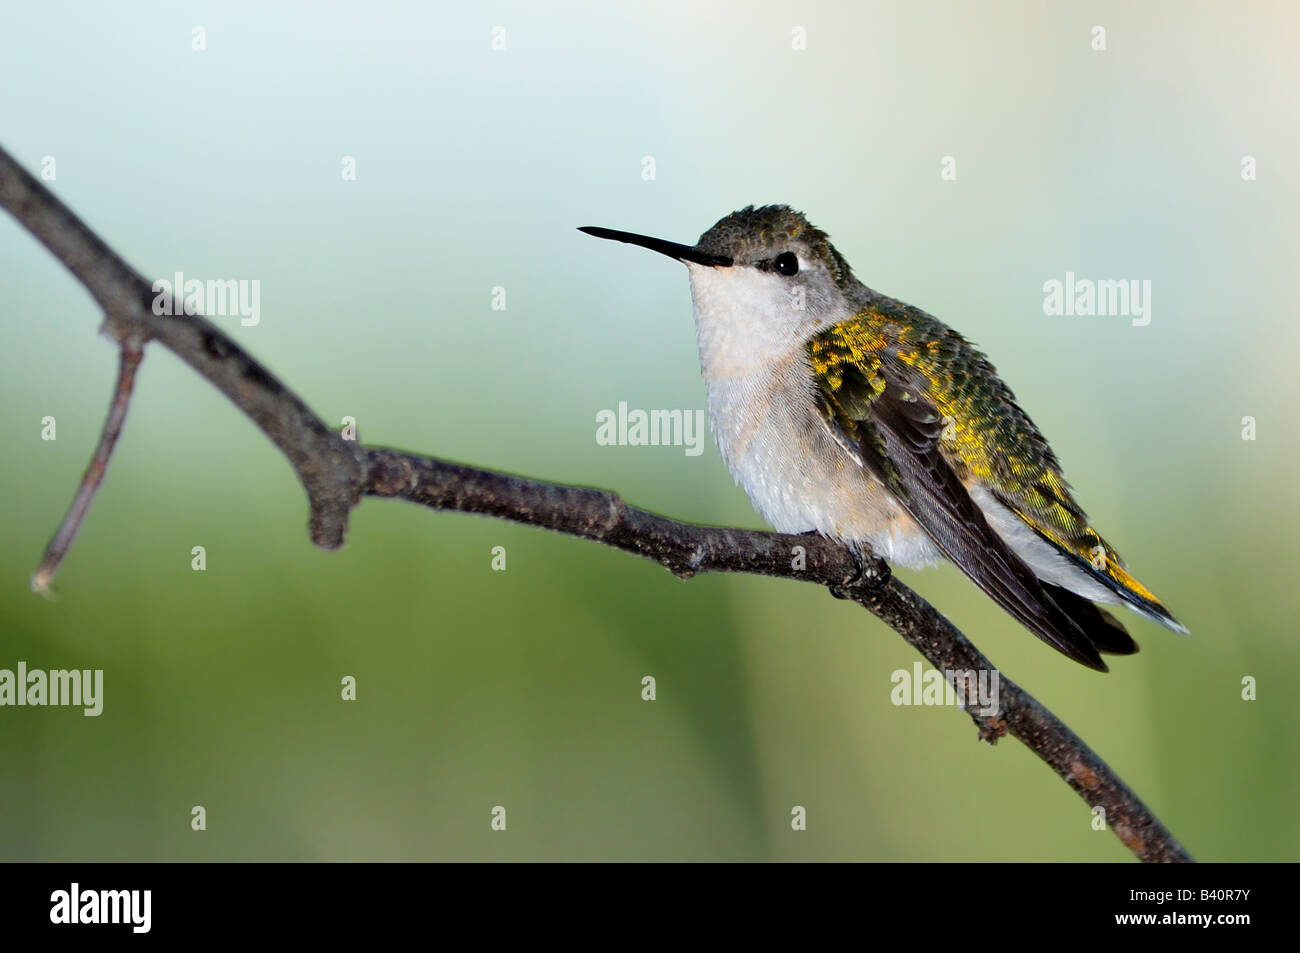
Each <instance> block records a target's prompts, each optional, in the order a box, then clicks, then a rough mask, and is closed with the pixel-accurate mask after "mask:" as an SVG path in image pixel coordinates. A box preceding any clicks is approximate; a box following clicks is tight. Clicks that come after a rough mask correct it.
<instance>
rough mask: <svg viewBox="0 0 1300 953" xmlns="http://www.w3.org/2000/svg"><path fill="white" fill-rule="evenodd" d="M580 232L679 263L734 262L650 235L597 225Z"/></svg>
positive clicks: (716, 265) (718, 265)
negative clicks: (638, 247) (630, 246)
mask: <svg viewBox="0 0 1300 953" xmlns="http://www.w3.org/2000/svg"><path fill="white" fill-rule="evenodd" d="M578 231H580V232H586V233H587V234H588V235H595V236H596V237H597V238H612V239H613V240H614V241H616V242H627V243H628V244H629V245H640V246H641V247H642V248H648V249H650V250H651V251H657V252H658V253H659V254H661V255H667V256H668V257H669V258H676V259H677V260H678V261H691V262H694V263H695V264H697V265H711V266H712V267H714V268H730V267H731V266H732V265H733V264H734V262H733V261H732V259H730V258H728V257H727V256H726V255H706V254H705V253H704V252H702V251H699V250H698V249H695V248H692V247H691V246H690V245H679V244H677V243H676V242H666V241H664V240H663V239H662V238H651V237H650V236H649V235H634V234H632V233H631V232H616V231H615V230H614V229H612V228H600V227H599V226H597V225H584V226H582V227H581V228H579V229H578Z"/></svg>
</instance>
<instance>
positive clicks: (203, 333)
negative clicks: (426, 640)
mask: <svg viewBox="0 0 1300 953" xmlns="http://www.w3.org/2000/svg"><path fill="white" fill-rule="evenodd" d="M0 206H3V207H5V208H7V209H8V210H9V211H10V212H11V213H12V214H13V215H14V217H15V218H17V219H18V221H19V222H20V223H21V224H22V225H23V226H24V227H25V228H27V230H28V231H30V232H31V233H32V234H33V235H34V236H36V237H37V238H38V239H39V240H40V241H41V242H43V243H44V244H45V245H46V247H48V248H49V249H50V250H51V251H52V252H53V253H54V254H55V255H56V256H57V257H58V258H59V260H60V261H62V262H63V263H64V264H65V265H66V266H67V268H68V270H69V271H71V272H72V274H73V275H74V276H76V278H77V279H78V280H79V281H80V282H81V283H82V284H84V285H85V286H86V288H87V289H88V290H89V291H90V293H91V294H92V295H93V296H94V297H95V300H96V301H98V302H99V304H100V306H101V307H102V308H103V309H104V311H105V313H106V314H107V316H108V322H109V326H110V330H111V331H112V332H113V333H114V334H115V336H116V337H117V338H118V340H119V341H126V340H128V339H132V336H134V339H135V340H141V341H143V340H149V339H153V340H157V341H159V342H160V343H161V344H163V345H164V346H165V347H167V348H169V349H170V350H172V351H173V352H175V353H176V354H177V355H178V356H179V357H180V358H181V359H182V360H184V361H186V362H187V363H189V365H190V366H191V367H193V368H194V369H195V370H196V371H198V372H199V373H200V374H201V375H203V376H204V377H206V378H207V379H208V380H209V381H211V382H212V383H213V385H215V386H216V387H217V388H218V389H220V390H221V391H222V393H224V394H225V395H226V396H227V397H228V398H230V400H231V401H232V402H233V403H234V404H235V405H236V406H238V407H239V408H240V409H242V410H243V411H244V412H245V413H247V414H248V416H249V417H250V418H252V420H253V422H254V423H255V424H257V426H258V427H259V428H260V429H261V430H262V431H263V432H264V433H266V435H267V436H268V437H270V438H271V440H272V441H273V442H274V443H275V444H276V446H278V447H279V448H280V450H281V451H282V452H283V453H284V454H285V456H286V457H288V459H289V462H290V464H291V465H292V466H293V468H294V471H295V472H296V473H297V474H298V477H299V479H300V480H301V481H302V484H303V487H304V489H305V490H306V492H307V498H308V505H309V507H310V511H311V518H310V522H309V526H310V532H311V537H312V540H313V541H314V542H316V544H317V545H319V546H323V547H326V548H333V547H336V546H339V545H341V544H342V542H343V535H344V532H345V530H346V528H347V521H348V513H349V511H350V510H351V508H352V507H353V506H355V505H356V503H357V502H358V501H359V500H360V498H361V496H362V494H363V493H364V494H366V495H369V496H376V497H397V498H402V499H407V500H410V501H412V502H415V503H419V504H421V505H424V506H428V507H432V508H434V509H446V510H459V511H461V512H465V513H481V514H484V515H489V516H496V517H500V518H502V519H508V520H513V521H515V522H518V523H526V524H529V525H533V526H540V527H545V528H547V529H552V530H556V531H558V532H562V533H569V534H571V535H575V536H581V537H583V538H584V539H590V540H594V541H598V542H601V543H605V544H606V545H609V546H614V547H617V548H619V549H623V550H626V551H628V552H632V553H635V554H637V555H639V556H644V557H646V558H648V559H653V560H655V561H656V562H658V563H660V564H661V565H663V566H665V567H667V568H668V569H669V570H671V571H672V572H674V573H676V574H677V575H678V576H682V577H689V576H691V575H693V574H694V573H697V572H710V571H713V572H747V573H758V574H761V575H767V576H776V577H783V578H788V579H799V580H802V581H805V582H814V583H818V584H821V585H825V586H828V587H829V588H830V589H831V592H832V593H833V594H835V595H838V596H841V597H844V598H849V599H852V600H853V601H855V602H857V603H858V604H859V605H861V606H863V607H864V608H866V609H867V610H868V611H870V612H872V613H873V614H874V615H875V616H877V617H878V618H880V619H881V620H883V621H884V622H885V623H886V624H888V625H889V626H890V627H891V628H893V629H894V630H895V631H896V632H898V633H899V634H900V635H902V637H903V638H904V639H905V640H907V642H908V643H910V644H911V645H913V646H915V647H916V649H917V650H918V651H920V652H921V654H922V655H924V656H925V658H926V659H928V660H929V661H930V663H931V664H932V665H934V666H935V668H937V669H938V670H939V671H941V672H950V671H989V672H993V671H996V669H995V667H994V665H993V663H992V662H990V661H989V660H988V659H987V658H985V657H984V655H983V654H981V653H980V652H979V650H978V649H976V648H975V646H974V645H972V644H971V643H970V641H969V640H968V639H967V638H966V637H965V636H964V635H962V633H961V632H960V631H958V630H957V628H956V627H955V626H953V625H952V623H951V622H949V621H948V620H947V619H946V618H944V617H943V616H942V615H941V614H940V613H939V612H938V611H937V610H935V608H934V607H933V606H931V605H930V604H929V603H928V602H926V601H925V600H924V599H922V598H921V597H920V596H919V595H917V594H916V593H915V592H913V591H912V590H911V589H909V588H908V587H907V586H905V585H903V584H902V583H901V582H899V581H898V580H897V579H896V578H893V577H891V576H890V575H889V573H888V567H886V566H885V564H884V563H882V562H880V561H879V560H875V561H871V562H870V565H866V566H864V565H862V564H861V563H860V562H859V560H858V559H857V558H855V557H854V556H853V554H851V553H850V552H849V551H848V550H846V549H845V548H844V547H843V546H841V545H839V544H838V543H834V542H831V541H830V540H827V539H823V538H821V537H819V536H785V535H782V534H780V533H764V532H755V531H750V530H742V529H723V528H713V527H707V526H694V525H691V524H689V523H678V522H675V521H673V520H670V519H666V518H664V517H662V516H656V515H654V514H653V513H647V512H646V511H644V510H638V509H636V508H634V507H631V506H628V505H627V504H626V503H624V502H623V501H622V500H621V499H620V498H619V497H618V496H616V495H615V494H613V493H607V492H604V491H602V490H592V489H585V488H581V487H569V486H558V485H555V484H551V483H542V482H539V481H536V480H528V479H524V478H522V477H515V476H509V475H506V474H501V473H493V472H491V471H487V470H478V469H474V468H472V467H466V466H461V465H459V464H454V463H448V462H446V461H442V460H435V459H431V458H427V457H419V456H414V455H411V454H405V453H400V452H398V451H395V450H383V449H367V448H365V447H362V446H361V445H359V444H357V443H355V442H352V441H347V440H344V439H343V438H342V437H341V436H340V435H339V434H336V433H334V432H332V431H330V430H329V429H328V428H327V427H326V426H325V424H324V423H323V422H322V421H321V420H320V419H319V418H318V417H317V416H316V415H315V414H313V413H312V412H311V410H310V409H308V407H307V406H306V404H304V403H303V402H302V401H301V400H300V399H299V398H298V397H297V396H296V395H295V394H294V393H293V392H291V391H290V390H289V389H288V388H287V387H285V386H284V385H283V384H282V383H281V382H280V381H279V380H277V379H276V378H275V377H274V376H273V375H272V374H271V373H270V371H268V370H267V369H266V368H265V367H263V366H262V365H261V364H260V363H258V361H257V360H256V359H254V358H253V357H252V356H251V355H249V354H248V353H247V352H245V351H244V350H243V349H242V348H240V347H239V346H238V345H237V344H235V342H234V341H232V340H231V339H230V338H229V337H228V336H227V335H225V334H224V333H222V331H221V330H220V329H219V328H217V327H216V326H215V325H213V324H212V323H210V322H208V321H206V320H204V319H203V318H200V317H195V316H188V315H178V316H174V317H159V316H156V315H154V314H153V313H152V310H151V308H150V301H151V299H152V289H151V286H150V284H149V283H148V282H146V281H145V280H144V279H143V278H141V277H140V276H139V275H138V274H137V273H136V272H134V271H133V270H131V268H130V267H129V266H127V265H126V264H125V263H124V262H123V261H122V260H121V259H120V258H119V257H118V256H117V255H116V254H115V253H114V252H113V251H112V249H110V248H109V247H108V246H107V245H106V244H104V242H103V241H102V240H100V238H99V237H98V236H97V235H95V234H94V233H93V232H92V231H91V230H90V229H89V228H88V227H87V226H86V225H85V224H84V223H83V222H82V221H81V220H80V219H79V218H77V216H76V215H74V214H73V213H72V212H71V211H69V210H68V208H67V207H66V206H65V205H63V203H61V202H60V201H59V200H58V199H57V198H55V197H54V195H52V194H51V193H50V192H49V190H48V189H46V188H45V187H44V186H43V185H42V184H41V183H40V182H38V181H37V180H36V179H35V178H34V177H32V176H31V175H30V174H29V173H27V172H26V171H25V170H24V169H22V168H21V167H20V166H19V165H18V163H17V162H15V161H14V159H13V158H12V157H11V156H9V154H8V153H6V152H5V151H4V150H3V149H0ZM137 360H138V359H137ZM128 390H129V388H128ZM118 397H119V400H120V399H121V397H122V394H121V389H120V388H119V395H118ZM115 409H116V405H115ZM123 412H124V410H123ZM112 417H113V414H112V413H110V424H111V422H112ZM119 426H120V421H119ZM105 429H106V435H107V430H108V429H109V428H108V427H106V428H105ZM103 444H104V442H103V441H101V450H102V449H103ZM110 449H111V444H110ZM97 459H98V458H97ZM104 459H105V461H106V460H107V455H105V457H104ZM94 466H95V464H94V463H92V469H93V468H94ZM99 476H100V477H102V471H101V473H100V474H99ZM84 489H85V487H84V485H83V492H84ZM91 492H92V493H93V490H92V491H91ZM79 499H80V495H79ZM88 502H89V501H88V500H87V505H88ZM76 506H77V503H75V502H74V509H75V507H76ZM71 517H72V514H71V513H70V514H69V519H71ZM67 522H68V521H67V520H65V524H66V523H67ZM73 530H74V532H75V524H74V527H73ZM61 534H62V528H61V530H60V535H61ZM58 541H59V535H56V537H55V542H56V543H57V542H58ZM67 542H71V536H69V538H68V540H67ZM796 546H798V547H802V553H801V554H800V555H801V557H802V558H800V559H798V560H795V559H794V558H792V557H793V555H794V552H795V551H794V547H796ZM51 548H52V549H53V548H54V543H51ZM64 550H65V551H66V545H65V546H64ZM47 559H48V557H47ZM42 565H43V566H44V563H43V564H42ZM39 571H40V570H38V572H39ZM1089 677H1095V676H1089ZM1000 695H1001V698H1000V701H1001V705H1000V710H999V713H998V714H997V715H992V716H983V715H980V714H979V713H978V712H976V711H974V710H968V712H969V714H970V716H971V717H972V718H973V719H974V720H975V722H976V724H978V725H979V726H980V734H981V737H983V738H985V739H986V740H989V741H995V740H997V738H998V737H1000V736H1002V735H1003V734H1006V733H1008V732H1009V733H1010V734H1012V735H1014V736H1015V737H1017V738H1019V739H1020V740H1021V741H1023V742H1024V743H1025V745H1026V746H1027V747H1029V748H1030V749H1031V750H1032V751H1033V752H1034V753H1035V754H1036V755H1038V757H1040V758H1041V759H1043V761H1045V762H1046V763H1047V764H1048V765H1050V766H1051V768H1052V770H1053V771H1055V772H1056V773H1057V774H1058V775H1059V776H1060V777H1061V778H1063V779H1064V780H1065V782H1066V783H1067V784H1068V785H1069V786H1070V787H1071V788H1072V789H1073V790H1075V791H1076V792H1078V793H1079V795H1080V796H1081V797H1083V799H1084V800H1085V802H1086V803H1087V804H1088V805H1089V806H1095V805H1098V804H1100V805H1102V806H1103V807H1105V808H1106V816H1107V822H1108V826H1109V827H1110V828H1111V830H1113V831H1114V832H1115V833H1116V835H1117V836H1118V837H1119V838H1120V840H1121V841H1123V843H1124V844H1125V846H1126V847H1128V848H1129V849H1130V850H1131V851H1133V853H1134V854H1136V855H1137V856H1138V857H1139V858H1140V859H1142V860H1145V861H1188V860H1191V858H1190V857H1189V856H1188V854H1187V852H1186V851H1185V850H1183V848H1182V846H1181V845H1180V844H1179V843H1178V841H1177V840H1175V838H1174V837H1173V835H1172V834H1170V832H1169V831H1168V830H1167V829H1166V828H1165V827H1164V825H1162V824H1161V823H1160V821H1159V820H1158V819H1157V818H1156V816H1155V815H1154V814H1153V813H1151V811H1150V809H1149V808H1147V806H1146V805H1145V804H1143V803H1142V801H1141V799H1140V798H1139V797H1138V796H1137V795H1136V794H1135V793H1134V792H1133V791H1132V789H1130V788H1129V787H1128V786H1127V785H1125V784H1124V782H1123V781H1121V780H1120V779H1119V777H1118V776H1117V775H1116V774H1115V772H1114V771H1113V770H1112V769H1111V768H1110V766H1109V765H1107V764H1106V762H1104V761H1103V760H1102V759H1101V758H1100V757H1098V756H1097V755H1096V753H1095V752H1093V751H1092V749H1091V748H1089V747H1088V746H1087V745H1086V744H1084V742H1083V740H1082V739H1080V738H1079V737H1078V736H1077V735H1076V734H1074V732H1072V731H1071V730H1070V729H1069V727H1067V726H1066V725H1065V724H1064V723H1063V722H1062V721H1061V720H1060V719H1058V718H1057V717H1056V716H1055V715H1053V714H1052V713H1051V712H1049V711H1048V710H1047V709H1046V708H1044V707H1043V706H1042V705H1041V704H1039V702H1038V701H1037V700H1035V699H1034V698H1033V696H1031V695H1030V694H1029V693H1028V692H1026V691H1024V690H1023V689H1021V688H1020V687H1019V686H1018V685H1016V684H1015V683H1013V682H1011V681H1010V680H1009V679H1007V678H1005V676H1003V677H1001V688H1000Z"/></svg>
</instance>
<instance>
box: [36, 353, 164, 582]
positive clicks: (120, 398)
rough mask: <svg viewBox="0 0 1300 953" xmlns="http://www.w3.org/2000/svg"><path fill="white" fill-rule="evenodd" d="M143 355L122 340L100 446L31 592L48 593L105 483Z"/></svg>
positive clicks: (40, 568) (42, 562) (43, 561)
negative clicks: (105, 476)
mask: <svg viewBox="0 0 1300 953" xmlns="http://www.w3.org/2000/svg"><path fill="white" fill-rule="evenodd" d="M143 357H144V345H143V343H142V342H140V341H139V340H137V339H129V340H125V341H123V342H122V345H121V360H120V361H119V363H118V370H117V387H116V389H115V390H114V392H113V401H112V403H111V404H109V407H108V419H106V420H105V421H104V429H103V431H102V432H101V433H100V435H99V446H97V447H96V448H95V455H94V456H93V457H91V459H90V465H89V466H87V467H86V472H85V474H84V475H83V476H82V478H81V486H80V487H78V489H77V495H76V496H74V497H73V498H72V505H71V506H69V507H68V512H67V515H65V516H64V517H63V522H62V523H60V524H59V528H58V530H56V531H55V533H54V537H53V538H52V539H51V540H50V544H49V545H48V546H46V547H45V557H44V558H43V559H42V560H41V564H40V565H39V566H37V567H36V571H35V572H33V573H32V591H33V592H39V593H40V594H41V595H49V594H50V583H51V582H53V581H54V574H55V573H56V572H57V571H58V569H59V564H60V563H62V562H63V557H64V556H66V555H67V554H68V549H69V548H70V547H71V546H72V541H73V540H74V539H76V538H77V530H79V529H81V522H82V520H84V519H85V518H86V513H88V512H89V511H90V504H91V503H92V502H94V499H95V494H96V493H98V492H99V486H100V484H101V483H103V482H104V473H105V472H106V471H107V470H108V461H109V458H110V457H111V456H112V455H113V448H114V447H115V446H117V438H118V437H119V436H120V435H121V433H122V424H124V423H125V422H126V412H127V409H128V408H129V407H130V405H131V391H132V389H133V388H134V387H135V372H136V369H137V368H138V367H139V366H140V360H141V359H142V358H143Z"/></svg>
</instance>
